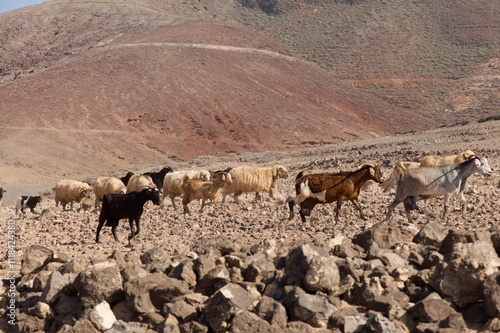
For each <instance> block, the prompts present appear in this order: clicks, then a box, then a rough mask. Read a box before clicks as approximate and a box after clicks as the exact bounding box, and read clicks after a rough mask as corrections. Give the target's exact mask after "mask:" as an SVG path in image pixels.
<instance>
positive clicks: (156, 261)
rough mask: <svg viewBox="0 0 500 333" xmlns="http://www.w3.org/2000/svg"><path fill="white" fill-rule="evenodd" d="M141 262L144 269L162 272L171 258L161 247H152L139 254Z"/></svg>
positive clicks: (170, 261)
mask: <svg viewBox="0 0 500 333" xmlns="http://www.w3.org/2000/svg"><path fill="white" fill-rule="evenodd" d="M141 262H142V263H143V264H144V265H146V269H147V270H148V271H150V272H152V273H157V272H164V271H165V270H166V269H167V267H168V266H170V264H172V260H171V259H170V257H169V255H168V253H167V251H165V249H163V248H153V249H151V250H149V251H146V252H144V253H143V254H142V255H141Z"/></svg>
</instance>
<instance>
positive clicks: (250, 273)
mask: <svg viewBox="0 0 500 333" xmlns="http://www.w3.org/2000/svg"><path fill="white" fill-rule="evenodd" d="M275 271H276V267H275V266H274V264H273V263H272V262H271V261H269V260H267V259H264V258H261V259H258V260H255V261H253V262H252V263H250V265H248V267H247V268H246V269H245V270H244V271H243V277H244V278H245V281H249V282H262V281H264V280H266V279H268V278H270V277H272V276H273V275H274V272H275Z"/></svg>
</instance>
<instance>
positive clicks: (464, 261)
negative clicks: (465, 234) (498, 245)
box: [429, 241, 500, 307]
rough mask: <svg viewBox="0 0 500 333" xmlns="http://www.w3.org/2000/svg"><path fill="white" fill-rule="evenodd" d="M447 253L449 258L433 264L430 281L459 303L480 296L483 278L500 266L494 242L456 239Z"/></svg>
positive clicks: (480, 297)
mask: <svg viewBox="0 0 500 333" xmlns="http://www.w3.org/2000/svg"><path fill="white" fill-rule="evenodd" d="M448 257H449V258H450V260H449V261H448V262H443V263H441V264H440V265H437V266H434V267H433V268H432V272H431V274H430V280H429V283H430V285H431V286H432V287H433V288H434V289H436V290H438V291H439V292H440V293H442V294H444V295H446V296H451V297H452V298H453V302H454V303H455V304H456V305H458V306H459V307H464V306H466V305H467V304H471V303H475V302H477V301H479V300H481V299H482V298H483V281H484V280H485V279H486V278H487V277H488V276H489V275H491V274H493V273H496V272H497V270H498V267H499V266H500V258H498V255H497V254H496V252H495V249H494V248H493V245H492V244H491V242H489V241H488V242H484V241H477V242H474V243H465V244H464V243H457V244H455V246H454V247H453V250H452V251H451V252H450V253H448Z"/></svg>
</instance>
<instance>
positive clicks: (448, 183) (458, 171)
mask: <svg viewBox="0 0 500 333" xmlns="http://www.w3.org/2000/svg"><path fill="white" fill-rule="evenodd" d="M474 173H479V174H482V175H489V174H491V168H490V166H489V165H488V161H487V160H486V158H484V157H480V156H477V155H476V156H475V157H474V158H472V159H471V160H469V161H465V162H463V163H459V164H445V165H442V166H437V167H434V168H416V169H411V170H408V171H407V172H406V173H405V176H404V178H401V179H400V180H399V181H398V187H397V188H396V197H395V199H394V201H393V202H392V203H391V205H390V206H389V209H388V210H387V216H386V218H385V220H386V221H387V220H389V219H390V217H391V213H392V211H393V210H394V208H395V207H396V206H397V205H399V204H400V203H401V202H403V203H404V207H405V212H406V217H407V219H408V222H409V223H412V222H413V220H412V218H411V214H410V211H411V210H414V209H418V207H417V205H416V203H417V201H419V200H425V199H430V198H435V197H437V196H441V195H444V210H443V215H442V216H441V218H443V219H444V218H445V216H446V212H447V209H448V206H447V205H448V199H449V198H450V196H452V195H453V196H456V197H457V198H459V199H460V201H461V202H462V215H463V216H465V214H466V211H467V200H466V199H465V197H464V190H465V183H466V181H467V178H469V176H470V175H472V174H474Z"/></svg>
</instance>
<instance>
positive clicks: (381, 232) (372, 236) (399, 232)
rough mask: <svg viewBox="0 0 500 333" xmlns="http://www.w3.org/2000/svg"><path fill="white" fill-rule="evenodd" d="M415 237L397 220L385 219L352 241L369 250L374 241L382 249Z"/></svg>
mask: <svg viewBox="0 0 500 333" xmlns="http://www.w3.org/2000/svg"><path fill="white" fill-rule="evenodd" d="M413 237H414V235H413V234H412V233H411V231H410V230H409V229H408V228H406V229H403V228H402V227H401V226H399V224H398V223H397V222H394V221H383V222H379V223H376V224H374V225H373V226H372V227H371V228H369V229H367V230H366V231H364V232H362V233H360V234H357V235H356V236H354V238H353V240H352V242H353V243H354V244H356V245H359V246H361V247H362V248H363V249H365V250H368V248H369V247H370V245H371V244H372V243H373V242H376V243H377V244H378V246H379V247H380V248H382V249H390V248H391V247H393V246H394V245H396V244H397V243H399V242H410V241H411V240H412V239H413Z"/></svg>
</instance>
